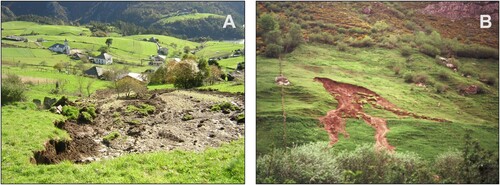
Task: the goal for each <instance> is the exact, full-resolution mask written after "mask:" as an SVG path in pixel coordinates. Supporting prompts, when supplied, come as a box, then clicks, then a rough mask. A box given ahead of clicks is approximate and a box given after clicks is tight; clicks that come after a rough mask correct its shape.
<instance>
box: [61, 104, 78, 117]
mask: <svg viewBox="0 0 500 185" xmlns="http://www.w3.org/2000/svg"><path fill="white" fill-rule="evenodd" d="M62 115H64V116H66V117H67V118H68V119H69V120H76V119H78V116H79V115H80V111H79V110H78V108H76V107H73V106H71V105H66V106H63V108H62Z"/></svg>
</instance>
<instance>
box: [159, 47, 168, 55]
mask: <svg viewBox="0 0 500 185" xmlns="http://www.w3.org/2000/svg"><path fill="white" fill-rule="evenodd" d="M158 55H165V56H166V55H168V48H164V47H159V48H158Z"/></svg>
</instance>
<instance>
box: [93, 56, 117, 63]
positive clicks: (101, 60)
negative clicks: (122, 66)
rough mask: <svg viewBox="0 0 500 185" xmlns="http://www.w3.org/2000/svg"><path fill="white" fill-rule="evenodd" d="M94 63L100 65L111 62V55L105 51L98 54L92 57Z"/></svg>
mask: <svg viewBox="0 0 500 185" xmlns="http://www.w3.org/2000/svg"><path fill="white" fill-rule="evenodd" d="M94 63H96V64H101V65H108V64H112V63H113V56H111V55H110V54H107V53H101V54H100V55H99V56H96V57H94Z"/></svg>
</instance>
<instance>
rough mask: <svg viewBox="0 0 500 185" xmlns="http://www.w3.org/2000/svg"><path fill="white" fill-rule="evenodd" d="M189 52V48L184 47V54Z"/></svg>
mask: <svg viewBox="0 0 500 185" xmlns="http://www.w3.org/2000/svg"><path fill="white" fill-rule="evenodd" d="M189 51H191V48H190V47H189V46H185V47H184V53H186V54H188V53H189Z"/></svg>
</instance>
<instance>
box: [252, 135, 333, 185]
mask: <svg viewBox="0 0 500 185" xmlns="http://www.w3.org/2000/svg"><path fill="white" fill-rule="evenodd" d="M324 147H325V146H324V145H322V144H318V143H315V144H308V145H304V146H302V147H297V148H294V149H292V150H290V151H284V150H275V151H273V152H271V153H270V154H268V155H264V156H262V157H259V158H258V159H257V183H268V184H269V183H278V184H281V183H299V184H309V183H331V184H333V183H339V182H341V181H340V180H341V176H340V171H339V170H338V168H337V165H336V161H335V159H334V157H333V156H334V155H333V154H331V153H330V152H328V151H327V150H323V149H324ZM328 156H332V157H328Z"/></svg>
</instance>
